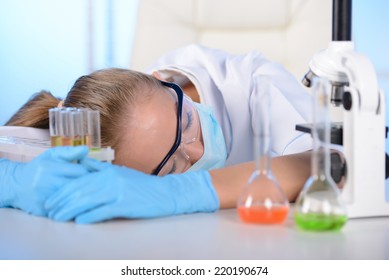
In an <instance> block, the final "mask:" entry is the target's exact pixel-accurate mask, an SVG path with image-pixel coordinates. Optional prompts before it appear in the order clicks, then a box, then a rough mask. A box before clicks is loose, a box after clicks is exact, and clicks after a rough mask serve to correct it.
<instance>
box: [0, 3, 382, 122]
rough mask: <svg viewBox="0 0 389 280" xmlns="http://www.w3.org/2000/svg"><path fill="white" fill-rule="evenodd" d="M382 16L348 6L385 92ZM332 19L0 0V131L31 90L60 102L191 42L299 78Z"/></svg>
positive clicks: (260, 8)
mask: <svg viewBox="0 0 389 280" xmlns="http://www.w3.org/2000/svg"><path fill="white" fill-rule="evenodd" d="M388 13H389V1H385V0H371V1H366V0H354V1H353V27H352V36H353V40H354V42H355V44H356V49H357V50H358V51H360V52H362V53H364V54H366V55H367V56H368V57H369V58H370V59H371V60H372V62H373V64H374V65H375V67H376V70H377V73H378V77H379V82H380V86H381V88H383V89H384V91H385V93H386V94H388V93H389V55H388V54H387V50H389V36H388V35H389V34H388V31H387V26H389V18H388V16H387V14H388ZM331 18H332V0H273V1H267V0H239V1H236V0H212V1H209V0H66V1H65V0H34V1H31V0H13V1H8V0H0V36H1V41H0V42H1V43H0V81H1V82H0V125H2V124H4V122H5V121H7V119H8V118H9V117H10V116H11V115H12V114H13V113H15V112H16V110H17V109H18V108H19V107H20V106H21V105H22V104H23V103H24V102H25V101H26V100H27V99H28V98H29V97H30V96H31V95H32V94H33V93H35V92H38V91H40V90H42V89H45V90H49V91H51V92H52V93H53V94H54V95H55V96H58V97H65V96H66V93H67V91H68V90H69V89H70V87H71V86H72V84H73V83H74V81H75V80H76V79H77V78H78V77H79V76H81V75H84V74H88V73H90V72H92V71H94V70H97V69H100V68H106V67H125V68H132V69H135V70H144V69H145V68H146V67H147V66H148V65H149V64H151V63H152V62H153V61H154V59H156V58H157V57H158V56H160V55H161V54H163V53H165V52H166V51H169V50H172V49H174V48H176V47H179V46H183V45H186V44H189V43H201V44H203V45H207V46H210V47H216V48H221V49H224V50H227V51H230V52H232V53H245V52H248V51H250V50H253V49H257V50H259V51H261V52H263V53H264V54H265V55H266V56H267V57H268V58H270V59H272V60H276V61H278V62H280V63H282V64H283V65H284V66H285V67H286V68H287V69H288V70H290V71H291V72H292V73H293V74H294V75H295V76H296V78H297V79H299V80H300V79H301V77H302V75H303V74H304V73H305V71H306V70H307V69H308V66H307V65H308V62H309V60H310V58H311V57H312V55H313V54H314V53H316V52H317V51H318V50H320V49H324V48H326V47H327V44H328V42H329V41H330V40H331ZM387 106H388V103H387ZM387 115H388V114H387ZM388 119H389V118H388V117H387V120H388ZM387 122H388V121H387Z"/></svg>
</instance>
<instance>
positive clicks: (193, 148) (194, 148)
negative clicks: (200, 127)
mask: <svg viewBox="0 0 389 280" xmlns="http://www.w3.org/2000/svg"><path fill="white" fill-rule="evenodd" d="M185 152H186V154H187V155H188V156H189V161H190V163H191V165H193V164H195V163H196V162H197V161H198V160H199V159H200V158H201V157H202V156H203V154H204V146H203V143H202V142H201V141H198V140H197V141H195V142H193V143H190V144H186V145H185Z"/></svg>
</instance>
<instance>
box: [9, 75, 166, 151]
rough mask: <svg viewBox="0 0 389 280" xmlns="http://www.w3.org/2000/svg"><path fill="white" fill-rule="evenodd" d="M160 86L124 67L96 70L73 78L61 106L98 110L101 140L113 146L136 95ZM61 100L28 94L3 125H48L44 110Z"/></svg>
mask: <svg viewBox="0 0 389 280" xmlns="http://www.w3.org/2000/svg"><path fill="white" fill-rule="evenodd" d="M158 88H163V86H162V84H161V83H160V82H159V81H158V80H157V79H156V78H154V77H153V76H151V75H147V74H144V73H141V72H137V71H132V70H128V69H120V68H109V69H103V70H98V71H95V72H93V73H91V74H90V75H86V76H82V77H80V78H78V79H77V81H76V82H75V83H74V85H73V87H72V88H71V90H70V91H69V93H68V95H67V96H66V98H65V99H64V100H63V106H65V107H77V108H90V109H93V110H99V111H100V123H101V143H102V145H103V146H111V147H113V148H117V147H118V145H119V143H120V137H121V135H122V134H123V133H121V131H123V129H124V128H126V127H127V126H128V119H126V118H127V117H128V116H129V115H130V112H129V110H130V109H131V107H133V106H136V102H139V101H138V100H139V99H140V97H142V96H143V97H145V98H147V97H150V95H151V94H152V93H153V92H154V90H155V89H158ZM60 101H61V99H59V98H56V97H54V96H53V95H52V94H51V93H50V92H48V91H41V92H39V93H37V94H35V95H33V96H32V98H31V99H30V100H29V101H27V103H26V104H24V105H23V106H22V107H21V108H20V109H19V110H18V111H17V112H16V113H15V114H14V115H13V116H12V117H11V118H10V120H9V121H8V122H7V123H6V124H5V125H13V126H29V127H36V128H48V127H49V116H48V110H49V109H50V108H53V107H57V106H58V103H59V102H60Z"/></svg>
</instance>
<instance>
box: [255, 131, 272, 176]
mask: <svg viewBox="0 0 389 280" xmlns="http://www.w3.org/2000/svg"><path fill="white" fill-rule="evenodd" d="M255 146H256V148H257V152H256V155H257V159H256V169H257V171H258V173H259V174H261V175H268V174H270V173H271V156H270V137H269V136H267V137H259V139H258V141H257V145H255Z"/></svg>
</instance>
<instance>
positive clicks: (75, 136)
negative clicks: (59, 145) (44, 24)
mask: <svg viewBox="0 0 389 280" xmlns="http://www.w3.org/2000/svg"><path fill="white" fill-rule="evenodd" d="M69 115H70V116H69V118H70V135H71V145H72V146H80V145H84V144H85V142H84V121H83V111H82V110H80V109H76V110H72V111H70V112H69Z"/></svg>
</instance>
